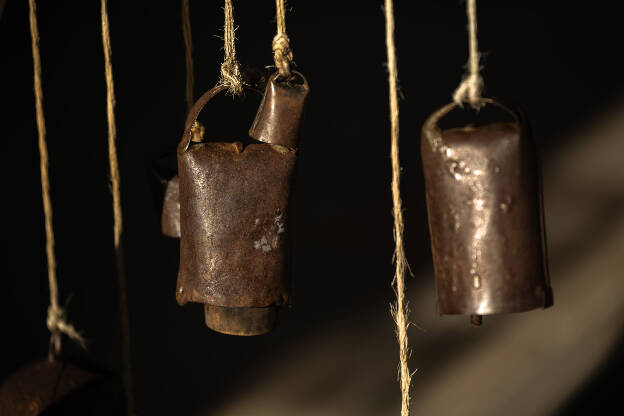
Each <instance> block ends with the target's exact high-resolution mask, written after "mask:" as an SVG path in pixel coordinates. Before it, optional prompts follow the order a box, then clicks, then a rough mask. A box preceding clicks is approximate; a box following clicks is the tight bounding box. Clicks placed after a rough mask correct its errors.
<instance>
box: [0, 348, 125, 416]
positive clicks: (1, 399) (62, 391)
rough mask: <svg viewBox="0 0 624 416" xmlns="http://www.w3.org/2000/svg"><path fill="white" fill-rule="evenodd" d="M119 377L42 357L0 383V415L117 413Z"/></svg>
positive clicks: (121, 397)
mask: <svg viewBox="0 0 624 416" xmlns="http://www.w3.org/2000/svg"><path fill="white" fill-rule="evenodd" d="M122 400H123V394H122V389H121V383H120V380H118V379H117V378H115V377H113V376H111V375H107V374H102V373H99V372H97V373H96V372H93V371H87V370H85V369H83V368H80V367H78V366H76V365H73V364H71V363H68V362H66V361H60V360H59V361H49V360H48V359H42V360H40V361H36V362H33V363H30V364H28V365H26V366H24V367H22V368H20V369H19V370H17V371H16V372H14V373H13V374H11V375H10V376H8V377H7V378H6V379H5V380H3V381H2V382H0V415H3V416H4V415H7V416H9V415H11V416H35V415H39V414H53V415H65V414H68V415H69V414H72V415H73V414H81V415H86V414H88V415H111V414H120V412H121V409H122V408H123V403H122Z"/></svg>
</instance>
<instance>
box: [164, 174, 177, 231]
mask: <svg viewBox="0 0 624 416" xmlns="http://www.w3.org/2000/svg"><path fill="white" fill-rule="evenodd" d="M161 229H162V233H163V234H164V235H166V236H167V237H173V238H180V181H179V180H178V177H177V176H174V177H173V178H171V179H170V180H169V181H167V188H166V189H165V196H164V203H163V209H162V214H161Z"/></svg>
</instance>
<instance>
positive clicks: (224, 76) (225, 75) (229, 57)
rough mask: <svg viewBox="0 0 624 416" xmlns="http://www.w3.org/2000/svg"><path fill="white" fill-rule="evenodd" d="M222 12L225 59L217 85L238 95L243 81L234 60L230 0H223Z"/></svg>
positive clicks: (232, 14) (234, 49)
mask: <svg viewBox="0 0 624 416" xmlns="http://www.w3.org/2000/svg"><path fill="white" fill-rule="evenodd" d="M223 11H224V14H225V25H224V27H223V44H224V47H223V48H224V51H225V57H224V59H223V63H222V64H221V79H220V80H219V83H220V84H221V85H225V86H227V87H228V91H229V92H230V94H232V95H238V94H240V93H242V92H243V81H242V79H241V73H240V65H239V64H238V60H237V59H236V45H235V44H234V42H235V40H236V36H235V34H234V31H235V29H234V9H233V7H232V1H231V0H225V6H224V7H223Z"/></svg>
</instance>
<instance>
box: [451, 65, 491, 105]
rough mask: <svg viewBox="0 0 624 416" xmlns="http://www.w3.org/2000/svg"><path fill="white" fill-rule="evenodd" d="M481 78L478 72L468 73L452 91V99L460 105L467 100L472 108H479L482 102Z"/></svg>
mask: <svg viewBox="0 0 624 416" xmlns="http://www.w3.org/2000/svg"><path fill="white" fill-rule="evenodd" d="M482 91H483V78H482V77H481V75H479V74H478V73H476V74H474V73H473V74H468V75H467V76H466V77H465V78H464V80H463V81H462V82H461V84H459V87H457V89H456V90H455V93H453V101H455V102H456V103H457V104H459V105H460V106H462V105H463V103H465V102H468V103H470V105H471V106H472V107H473V108H476V109H478V108H480V107H482V106H483V105H484V104H483V97H482V95H481V93H482Z"/></svg>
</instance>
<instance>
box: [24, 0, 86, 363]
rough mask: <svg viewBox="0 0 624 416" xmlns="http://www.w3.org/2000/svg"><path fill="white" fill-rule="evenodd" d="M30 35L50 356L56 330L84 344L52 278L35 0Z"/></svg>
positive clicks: (57, 339) (56, 338)
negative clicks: (43, 233)
mask: <svg viewBox="0 0 624 416" xmlns="http://www.w3.org/2000/svg"><path fill="white" fill-rule="evenodd" d="M28 6H29V20H30V36H31V38H32V55H33V72H34V84H35V85H34V89H35V111H36V116H37V132H38V135H39V141H38V144H39V162H40V163H39V169H40V171H41V197H42V199H43V213H44V218H45V234H46V257H47V260H48V285H49V287H50V306H49V307H48V316H47V319H46V325H47V327H48V330H49V331H50V332H51V334H52V335H51V337H50V345H51V347H52V348H51V352H53V353H52V354H50V358H51V359H53V358H54V355H55V354H56V355H58V354H59V353H60V348H61V339H60V334H61V333H63V334H65V335H67V336H68V337H69V338H70V339H72V340H74V341H76V342H77V343H79V344H80V345H81V346H82V347H83V348H86V341H85V339H84V338H83V337H82V335H81V334H80V333H79V332H78V331H76V329H75V328H74V326H73V325H71V324H70V323H68V322H67V320H66V314H65V311H64V310H63V308H61V307H60V306H59V302H58V282H57V280H56V257H55V255H54V229H53V228H52V202H51V200H50V179H49V176H48V145H47V143H46V138H45V134H46V129H45V117H44V115H43V90H42V88H41V57H40V55H39V29H38V27H37V5H36V4H35V0H29V1H28Z"/></svg>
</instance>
